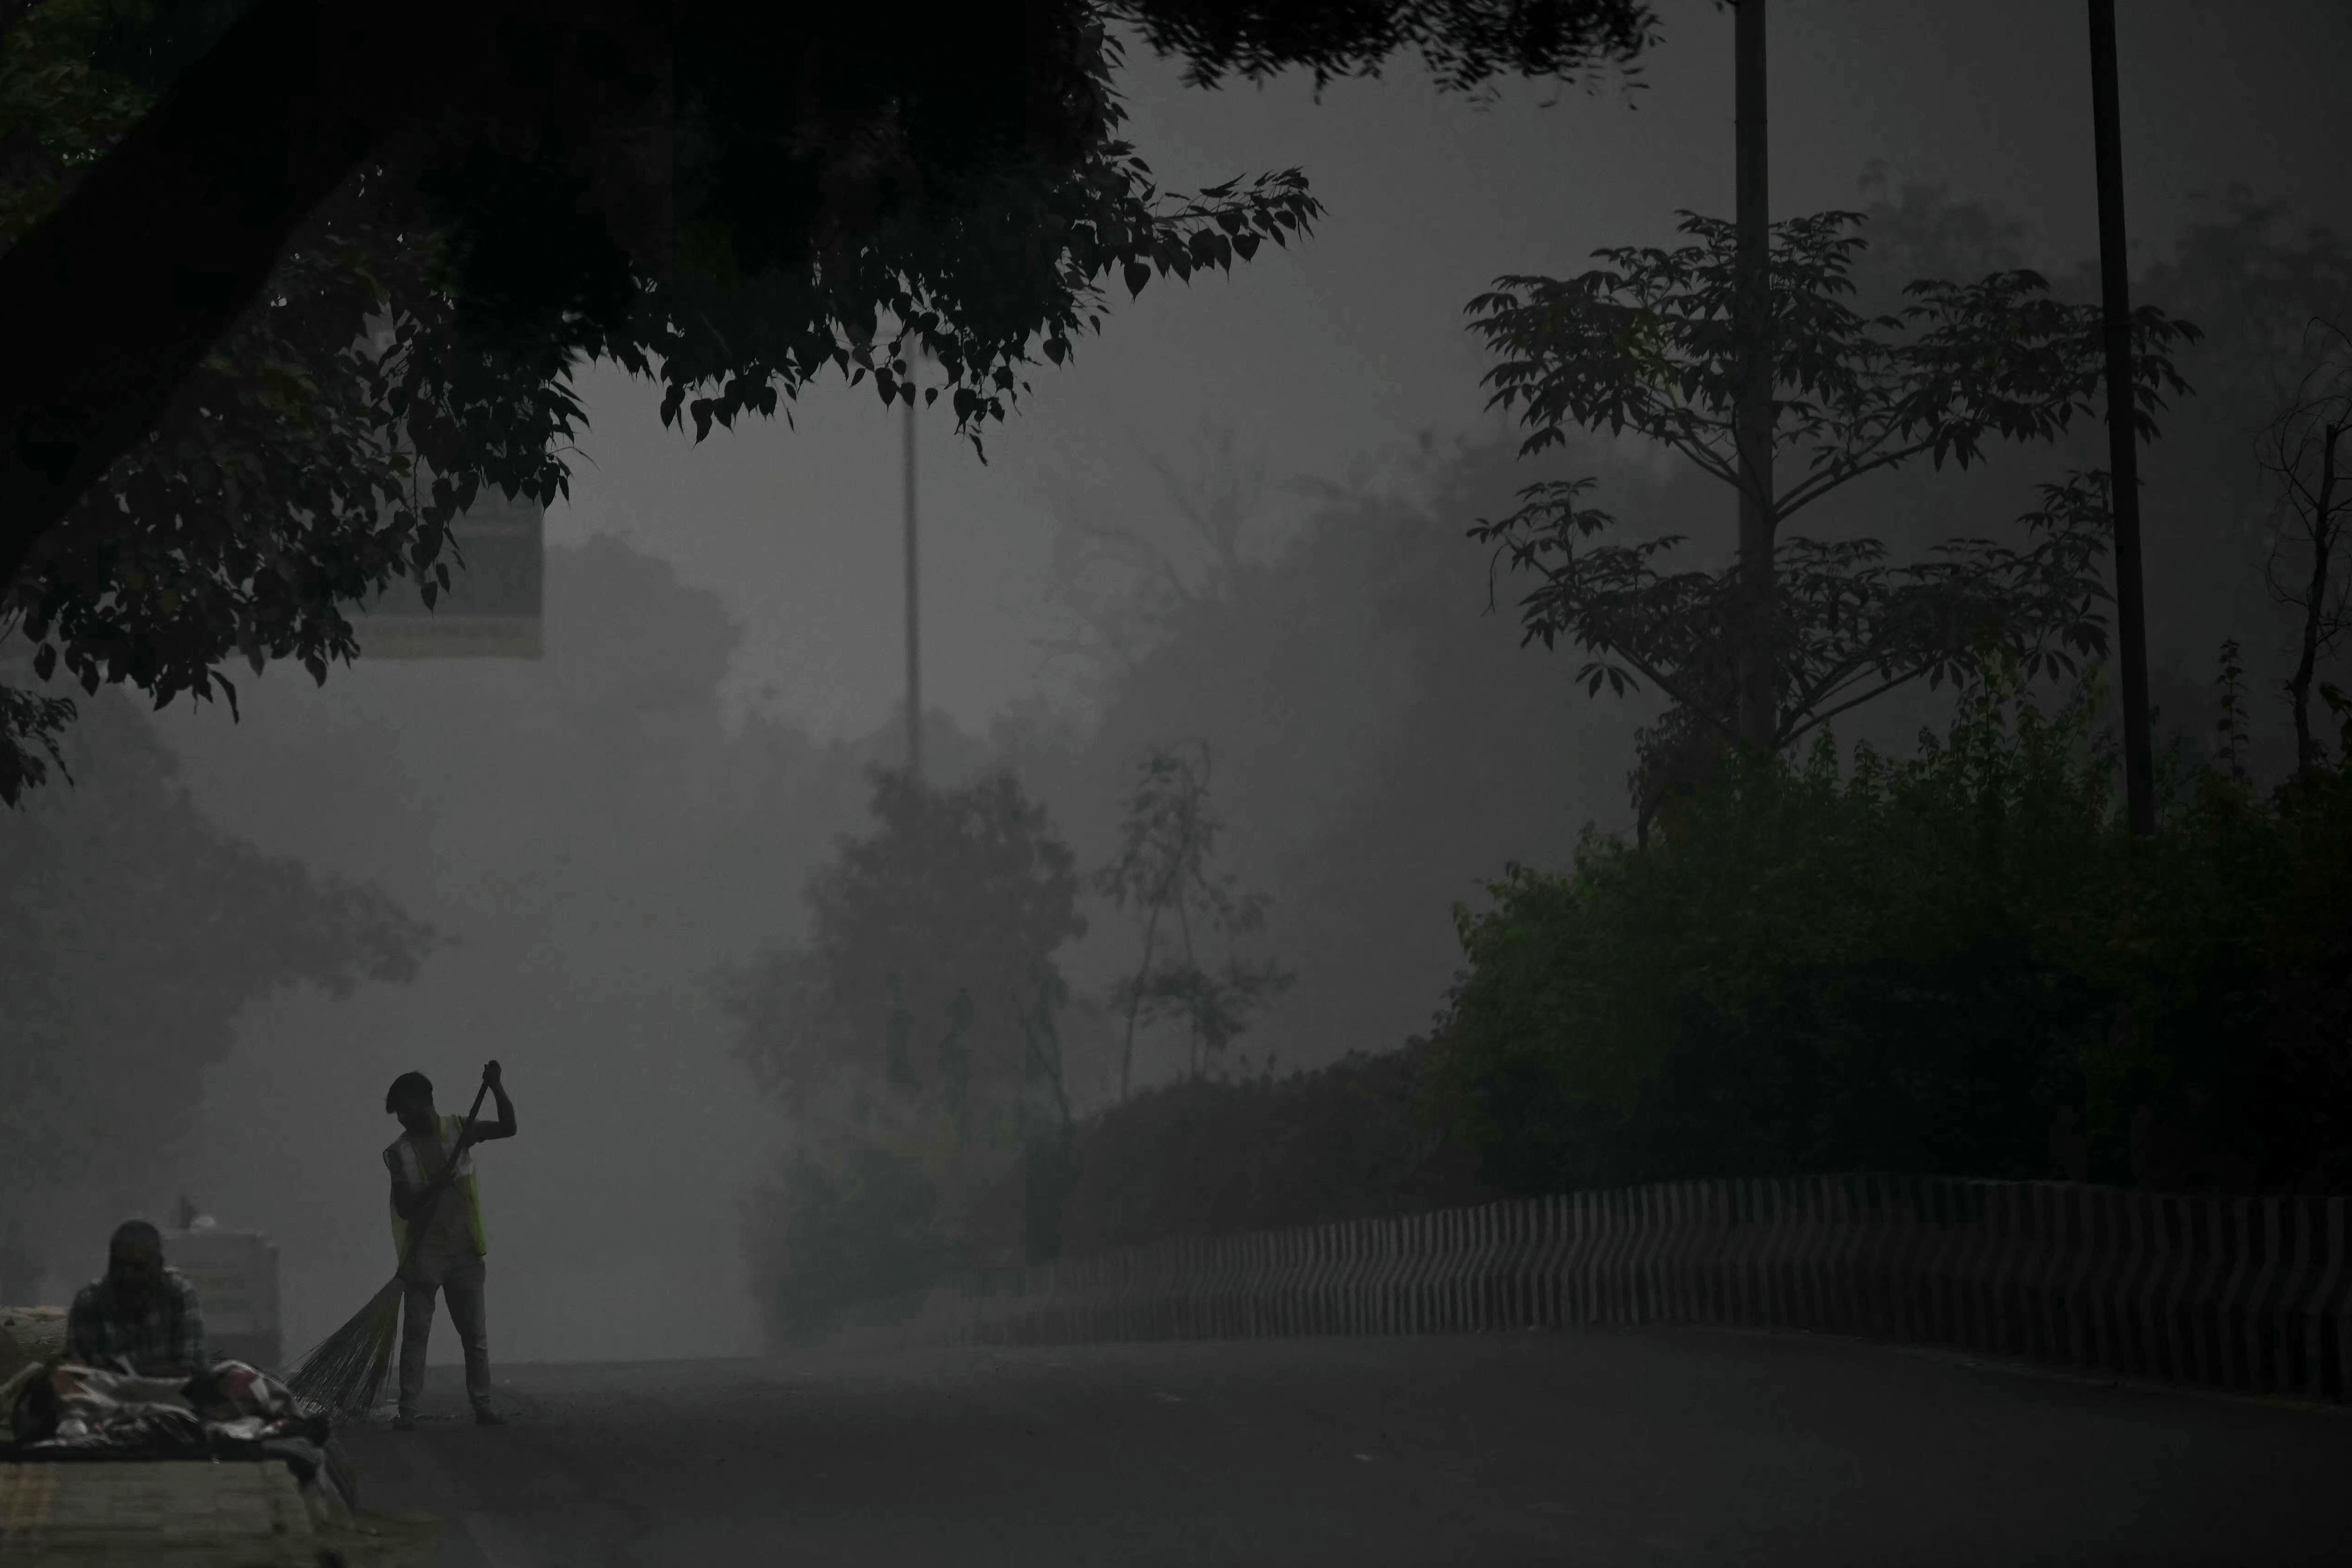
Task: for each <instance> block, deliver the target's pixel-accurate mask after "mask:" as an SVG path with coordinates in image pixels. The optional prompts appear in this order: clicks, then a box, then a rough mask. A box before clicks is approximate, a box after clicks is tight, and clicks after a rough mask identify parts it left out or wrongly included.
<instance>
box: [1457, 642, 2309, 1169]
mask: <svg viewBox="0 0 2352 1568" xmlns="http://www.w3.org/2000/svg"><path fill="white" fill-rule="evenodd" d="M2094 714H2095V693H2092V694H2086V696H2085V697H2084V699H2083V700H2078V701H2077V702H2076V703H2074V705H2072V706H2071V707H2070V708H2069V709H2067V710H2065V711H2063V712H2061V713H2060V714H2058V715H2056V716H2055V717H2054V718H2052V717H2045V716H2044V715H2043V714H2042V713H2041V712H2040V711H2039V710H2036V709H2035V708H2034V707H2033V706H2032V704H2031V703H2028V702H2024V701H2022V700H2018V699H2017V698H2016V697H2015V695H2014V692H2013V690H2003V689H1994V690H1990V691H1987V692H1984V693H1981V694H1979V697H1978V698H1977V699H1976V700H1974V701H1973V702H1972V703H1971V705H1970V708H1969V711H1968V712H1967V714H1966V715H1965V716H1964V718H1963V719H1962V721H1960V722H1958V724H1956V725H1955V727H1954V729H1953V731H1952V732H1951V734H1950V736H1949V738H1948V741H1947V742H1940V743H1939V742H1936V741H1934V740H1933V739H1931V738H1927V737H1923V740H1922V747H1921V752H1920V754H1919V755H1918V756H1917V757H1916V759H1915V760H1912V761H1910V762H1906V763H1890V762H1888V761H1887V760H1885V759H1883V758H1881V757H1879V756H1877V755H1875V754H1874V753H1873V752H1870V751H1869V750H1868V749H1867V748H1864V749H1863V750H1861V751H1860V752H1858V753H1857V755H1856V757H1855V760H1854V763H1853V766H1852V767H1851V769H1842V768H1841V767H1840V765H1839V762H1838V757H1837V753H1836V750H1835V747H1834V744H1833V742H1829V741H1827V740H1824V741H1822V742H1821V743H1819V744H1818V745H1817V746H1816V747H1815V749H1814V751H1813V752H1812V753H1811V755H1810V757H1808V758H1807V759H1805V760H1804V761H1803V762H1801V763H1798V762H1793V761H1790V760H1786V759H1781V758H1777V757H1775V758H1765V759H1754V758H1749V759H1732V760H1729V761H1727V763H1726V764H1725V765H1724V767H1723V769H1722V771H1721V772H1720V773H1719V774H1718V776H1717V779H1716V780H1715V781H1714V782H1713V783H1712V784H1710V785H1709V786H1708V787H1707V788H1706V790H1704V791H1703V792H1701V793H1699V794H1697V795H1694V796H1691V797H1689V798H1687V799H1685V800H1684V801H1682V802H1679V803H1677V804H1676V805H1675V806H1674V807H1673V808H1672V809H1671V812H1670V814H1669V816H1667V817H1666V818H1665V820H1664V824H1663V827H1662V831H1661V833H1660V834H1659V836H1658V840H1657V842H1656V843H1654V845H1653V846H1652V847H1649V848H1646V849H1640V848H1634V847H1628V846H1626V845H1623V844H1622V843H1617V842H1612V841H1609V840H1604V839H1601V838H1600V837H1596V836H1593V835H1591V834H1588V835H1587V837H1586V838H1585V841H1584V843H1583V845H1582V846H1581V847H1580V850H1579V852H1578V855H1577V858H1576V862H1575V865H1574V867H1573V868H1572V869H1570V871H1569V872H1567V873H1565V874H1559V875H1553V874H1547V873H1540V872H1536V871H1531V870H1528V869H1525V868H1512V869H1511V871H1510V872H1509V874H1508V875H1507V877H1506V878H1505V879H1504V880H1503V881H1501V882H1499V883H1497V884H1496V886H1495V887H1494V888H1493V889H1492V890H1493V892H1494V894H1495V898H1496V905H1495V908H1494V909H1493V910H1492V911H1491V912H1489V913H1487V914H1486V915H1484V916H1478V917H1473V916H1471V915H1470V914H1469V913H1468V912H1467V911H1465V910H1457V911H1456V920H1457V924H1458V926H1459V929H1460V931H1461V935H1462V942H1463V946H1464V950H1465V954H1466V956H1467V957H1468V960H1469V973H1468V974H1467V976H1466V978H1465V980H1464V982H1463V983H1462V984H1461V985H1460V986H1459V987H1458V988H1457V990H1456V993H1455V994H1454V1001H1453V1007H1452V1011H1451V1015H1450V1018H1449V1021H1448V1026H1447V1027H1446V1029H1445V1030H1444V1035H1443V1037H1442V1041H1441V1045H1440V1048H1439V1050H1438V1053H1437V1058H1436V1061H1435V1063H1434V1070H1435V1074H1436V1084H1437V1089H1438V1092H1439V1093H1440V1095H1441V1097H1442V1099H1443V1100H1444V1103H1445V1104H1446V1105H1448V1106H1449V1107H1450V1108H1451V1109H1452V1110H1453V1111H1454V1113H1455V1114H1457V1115H1458V1116H1459V1117H1460V1119H1461V1122H1462V1125H1463V1130H1464V1134H1465V1138H1466V1140H1467V1142H1468V1143H1469V1144H1470V1146H1471V1147H1473V1148H1474V1149H1475V1150H1476V1152H1477V1153H1478V1155H1479V1158H1480V1162H1481V1169H1482V1171H1483V1173H1485V1174H1486V1176H1487V1177H1488V1178H1489V1179H1490V1180H1493V1181H1495V1182H1496V1183H1497V1184H1501V1185H1503V1186H1505V1187H1507V1188H1509V1189H1510V1190H1513V1191H1518V1192H1531V1191H1550V1190H1560V1189H1565V1188H1573V1187H1580V1186H1592V1185H1606V1184H1616V1183H1621V1182H1636V1181H1648V1180H1664V1179H1674V1178H1678V1177H1686V1176H1702V1175H1730V1174H1742V1175H1760V1174H1769V1173H1788V1172H1796V1171H1839V1170H1858V1169H1874V1170H1890V1171H1911V1172H1923V1173H1947V1174H1962V1175H1983V1176H2032V1175H2059V1174H2083V1173H2087V1174H2090V1175H2093V1176H2095V1177H2099V1178H2102V1179H2109V1180H2121V1179H2126V1178H2137V1179H2138V1180H2141V1181H2143V1182H2147V1183H2149V1184H2157V1185H2164V1186H2212V1185H2221V1186H2231V1187H2240V1188H2242V1187H2245V1186H2247V1185H2250V1184H2255V1183H2262V1184H2270V1185H2302V1186H2314V1185H2325V1184H2340V1183H2341V1182H2343V1181H2344V1180H2345V1179H2346V1178H2347V1176H2352V1169H2347V1161H2346V1155H2347V1150H2346V1148H2345V1144H2346V1138H2345V1128H2346V1126H2347V1112H2352V1094H2347V1083H2346V1078H2347V1070H2346V1068H2347V1046H2346V1023H2347V1016H2352V1014H2347V1006H2346V1002H2345V992H2344V989H2343V985H2344V981H2343V976H2344V974H2345V973H2346V971H2347V965H2352V941H2347V933H2352V771H2347V768H2346V767H2345V766H2343V765H2342V764H2340V763H2339V764H2338V766H2336V768H2335V769H2333V770H2328V771H2324V772H2323V773H2321V774H2319V775H2317V776H2315V777H2314V778H2312V779H2310V780H2307V781H2305V782H2303V783H2301V784H2297V785H2295V786H2294V787H2293V788H2290V789H2287V790H2284V791H2282V792H2281V793H2280V794H2279V795H2277V796H2275V797H2273V799H2272V800H2271V801H2269V802H2267V803H2264V802H2260V801H2258V800H2257V799H2256V798H2255V795H2254V793H2253V791H2252V789H2251V788H2250V787H2249V786H2248V785H2247V784H2246V783H2245V781H2244V780H2242V778H2239V777H2237V776H2234V775H2233V774H2232V773H2231V772H2230V771H2229V770H2228V769H2227V768H2216V767H2210V766H2205V767H2196V766H2191V767H2176V768H2174V769H2173V770H2172V771H2171V775H2170V778H2169V780H2168V784H2169V788H2168V801H2167V806H2166V811H2165V813H2164V819H2163V822H2162V826H2161V830H2160V832H2159V833H2158V836H2157V837H2155V838H2154V839H2153V840H2150V841H2146V842H2135V841H2134V840H2133V839H2132V838H2131V837H2130V836H2129V834H2128V833H2127V832H2126V829H2125V827H2124V826H2123V824H2122V822H2121V820H2120V817H2121V813H2120V811H2119V810H2118V809H2117V803H2116V798H2115V792H2114V790H2113V788H2112V781H2113V778H2114V775H2115V767H2114V761H2113V758H2112V756H2111V755H2109V754H2108V753H2107V752H2105V750H2104V749H2103V748H2102V747H2100V746H2099V745H2097V744H2095V742H2094V738H2093V737H2094V733H2095V731H2094V726H2093V719H2094ZM2067 1110H2072V1112H2073V1113H2074V1117H2075V1119H2076V1121H2075V1123H2074V1124H2075V1125H2077V1126H2079V1127H2080V1128H2082V1129H2083V1135H2084V1140H2085V1142H2084V1146H2083V1147H2082V1149H2081V1151H2080V1152H2079V1154H2078V1155H2076V1156H2074V1157H2072V1158H2070V1157H2069V1156H2068V1154H2067V1153H2066V1152H2065V1151H2064V1149H2063V1147H2061V1146H2060V1145H2059V1143H2058V1142H2057V1140H2056V1138H2055V1137H2054V1134H2053V1123H2055V1122H2056V1121H2058V1120H2059V1119H2060V1118H2061V1117H2062V1116H2063V1114H2064V1113H2065V1112H2066V1111H2067Z"/></svg>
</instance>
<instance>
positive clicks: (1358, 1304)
mask: <svg viewBox="0 0 2352 1568" xmlns="http://www.w3.org/2000/svg"><path fill="white" fill-rule="evenodd" d="M907 1307H908V1310H907V1311H906V1312H905V1313H904V1315H903V1316H900V1319H899V1321H898V1324H897V1326H896V1327H895V1328H894V1329H892V1330H890V1331H887V1338H888V1339H890V1340H891V1341H894V1342H923V1343H977V1344H1070V1343H1081V1342H1090V1341H1117V1340H1165V1339H1225V1338H1250V1337H1257V1336H1267V1335H1326V1334H1426V1333H1450V1332H1473V1331H1513V1330H1519V1331H1523V1330H1528V1329H1560V1328H1571V1327H1580V1326H1586V1325H1633V1324H1650V1323H1659V1324H1664V1323H1688V1324H1707V1325H1717V1326H1725V1327H1748V1328H1759V1329H1780V1330H1797V1331H1815V1332H1822V1333H1834V1334H1845V1335H1853V1336H1861V1337H1865V1338H1872V1339H1881V1340H1891V1341H1895V1342H1907V1343H1913V1344H1919V1345H1927V1346H1936V1347H1942V1348H1947V1349H1953V1350H1959V1351H1968V1352H1979V1353H1983V1354H1987V1355H1994V1356H2001V1357H2010V1358H2021V1359H2026V1360H2032V1361H2037V1362H2043V1363H2052V1364H2055V1365H2061V1366H2067V1367H2074V1368H2080V1369H2084V1370H2088V1371H2091V1372H2095V1373H2105V1374H2108V1375H2113V1376H2118V1377H2132V1378H2142V1379H2149V1380H2160V1381H2168V1382H2175V1383H2182V1384H2198V1385H2202V1386H2207V1387H2213V1388H2221V1389H2229V1390H2235V1391H2240V1392H2245V1393H2252V1394H2274V1395H2282V1396H2290V1397H2301V1398H2306V1399H2325V1400H2334V1401H2341V1400H2343V1399H2344V1398H2345V1389H2346V1373H2345V1364H2346V1357H2347V1350H2352V1215H2347V1200H2346V1199H2345V1198H2343V1197H2329V1196H2305V1195H2276V1196H2263V1197H2230V1196H2200V1195H2186V1194H2155V1193H2143V1192H2133V1191H2126V1190H2121V1189H2117V1188H2111V1187H2098V1186H2090V1185H2083V1184H2070V1183H2055V1182H1984V1181H1962V1180H1956V1179H1946V1178H1936V1177H1906V1176H1866V1175H1856V1176H1822V1177H1809V1178H1790V1179H1782V1180H1754V1181H1705V1182H1673V1183H1664V1184H1656V1185H1651V1186H1642V1187H1631V1188H1624V1189H1621V1190H1617V1191H1611V1192H1591V1193H1576V1194H1565V1195H1561V1196H1556V1197H1544V1198H1530V1199H1524V1200H1518V1201H1514V1202H1506V1203H1497V1204H1490V1205H1484V1206H1482V1207H1477V1208H1469V1209H1454V1210H1445V1211H1441V1212H1436V1213H1430V1214H1421V1215H1404V1216H1400V1217H1395V1218H1388V1219H1366V1220H1349V1221H1342V1222H1338V1223H1334V1224H1329V1225H1319V1226H1305V1227H1303V1228H1299V1229H1296V1230H1284V1231H1270V1232H1255V1233H1249V1234H1244V1235H1233V1236H1219V1237H1184V1238H1178V1239H1174V1240H1169V1241H1162V1242H1158V1243H1154V1244H1151V1245H1149V1246H1141V1247H1123V1248H1120V1249H1118V1250H1117V1251H1112V1252H1106V1253H1101V1254H1097V1255H1095V1256H1092V1257H1084V1258H1065V1259H1062V1260H1060V1261H1057V1262H1054V1263H1049V1264H1043V1265H1039V1266H1037V1267H1035V1268H1030V1269H1028V1270H1027V1271H1026V1272H1025V1273H1024V1274H1020V1275H1017V1276H1016V1277H1015V1278H1014V1279H1013V1280H1012V1281H1011V1282H1010V1283H1009V1285H1000V1286H998V1287H995V1288H992V1289H975V1288H971V1287H957V1288H949V1289H937V1290H933V1291H931V1292H929V1295H928V1296H926V1297H924V1298H922V1299H921V1300H919V1301H909V1302H908V1303H907ZM894 1315H897V1314H894Z"/></svg>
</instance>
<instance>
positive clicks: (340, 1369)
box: [286, 1079, 490, 1417]
mask: <svg viewBox="0 0 2352 1568" xmlns="http://www.w3.org/2000/svg"><path fill="white" fill-rule="evenodd" d="M489 1092H490V1083H489V1079H483V1080H482V1087H481V1089H480V1090H479V1091H478V1093H476V1094H475V1096H474V1108H473V1109H472V1110H468V1111H467V1112H466V1126H465V1130H464V1131H461V1132H459V1133H458V1135H457V1147H456V1148H455V1149H453V1150H451V1151H450V1152H449V1158H448V1159H447V1160H446V1161H445V1162H444V1163H443V1164H442V1167H441V1173H440V1174H439V1175H437V1176H436V1177H434V1178H433V1180H432V1182H431V1183H430V1184H427V1185H426V1187H425V1193H424V1195H423V1198H422V1200H421V1201H420V1202H419V1203H418V1205H417V1207H416V1211H415V1212H416V1214H417V1215H418V1218H416V1219H415V1220H414V1221H412V1222H411V1223H410V1226H409V1235H408V1249H407V1250H406V1251H405V1252H404V1253H403V1254H401V1258H400V1269H399V1272H397V1273H395V1274H394V1275H393V1277H392V1278H391V1279H388V1280H386V1281H385V1282H384V1286H383V1289H380V1290H378V1291H377V1292H376V1293H375V1296H374V1298H373V1300H370V1301H369V1302H368V1304H367V1305H366V1306H364V1307H362V1308H361V1309H360V1310H359V1311H358V1312H357V1313H356V1314H355V1315H354V1316H353V1317H352V1320H351V1321H349V1322H347V1323H345V1324H344V1325H343V1326H342V1327H341V1328H340V1329H337V1330H336V1331H334V1332H333V1333H331V1334H329V1335H328V1336H327V1337H326V1338H325V1339H323V1340H320V1342H318V1343H317V1344H316V1345H313V1346H312V1347H311V1348H310V1352H309V1353H308V1354H306V1355H305V1356H303V1358H302V1360H301V1363H299V1365H297V1366H296V1367H295V1369H294V1370H293V1371H292V1372H291V1373H288V1374H287V1378H286V1386H287V1387H288V1388H289V1389H291V1390H293V1391H294V1393H295V1394H297V1395H299V1397H301V1398H304V1399H307V1400H310V1401H312V1402H314V1403H316V1404H318V1405H322V1406H324V1407H325V1408H326V1410H327V1411H328V1413H329V1414H330V1415H334V1416H337V1417H342V1416H348V1415H365V1414H366V1413H367V1412H368V1411H369V1410H371V1409H373V1408H374V1406H375V1400H376V1395H377V1394H380V1393H382V1392H383V1374H384V1372H385V1370H386V1369H387V1368H389V1367H390V1366H391V1365H392V1342H393V1341H394V1339H395V1338H397V1337H398V1334H399V1331H400V1298H401V1293H402V1290H403V1289H404V1285H405V1283H406V1279H407V1274H408V1266H409V1265H410V1264H411V1263H413V1262H415V1259H416V1247H417V1244H418V1243H420V1242H422V1241H423V1240H424V1239H425V1232H426V1231H427V1230H428V1229H430V1228H431V1227H432V1222H433V1211H434V1208H435V1205H437V1204H439V1203H440V1201H441V1194H444V1193H446V1191H448V1189H449V1184H450V1183H451V1182H453V1181H455V1180H456V1179H457V1162H458V1161H459V1160H460V1159H461V1158H463V1157H464V1155H465V1152H466V1151H467V1149H468V1148H470V1147H471V1146H472V1144H473V1142H474V1122H475V1121H477V1120H478V1118H479V1117H480V1116H481V1114H482V1100H484V1099H485V1098H486V1097H487V1096H488V1094H489Z"/></svg>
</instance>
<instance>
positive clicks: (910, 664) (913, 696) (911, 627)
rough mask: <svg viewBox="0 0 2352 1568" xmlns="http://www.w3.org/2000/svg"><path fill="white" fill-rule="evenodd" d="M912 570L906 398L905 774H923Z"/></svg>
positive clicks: (917, 777)
mask: <svg viewBox="0 0 2352 1568" xmlns="http://www.w3.org/2000/svg"><path fill="white" fill-rule="evenodd" d="M917 581H918V578H917V574H916V571H915V400H914V398H913V397H912V396H911V395H910V396H909V397H908V399H907V776H908V778H910V779H913V780H914V781H915V782H917V783H918V784H919V783H921V782H922V777H923V660H922V643H921V637H920V627H921V624H922V620H921V616H920V615H919V612H918V602H917V597H916V583H917Z"/></svg>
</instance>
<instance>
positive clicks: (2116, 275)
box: [2090, 0, 2156, 837]
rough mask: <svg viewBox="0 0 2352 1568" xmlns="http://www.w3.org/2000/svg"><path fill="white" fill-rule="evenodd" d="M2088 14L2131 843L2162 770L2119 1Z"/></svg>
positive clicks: (2152, 803) (2144, 831)
mask: <svg viewBox="0 0 2352 1568" xmlns="http://www.w3.org/2000/svg"><path fill="white" fill-rule="evenodd" d="M2090 7H2091V126H2092V130H2091V136H2092V143H2093V148H2094V151H2095V156H2096V159H2097V162H2098V168H2099V283H2100V289H2099V292H2100V294H2101V296H2102V305H2103V307H2104V313H2105V326H2106V337H2107V498H2108V504H2109V506H2110V508H2111V510H2112V515H2113V516H2114V518H2115V526H2116V640H2117V641H2118V642H2119V643H2121V644H2122V647H2121V648H2120V649H2119V650H2118V651H2119V652H2120V653H2121V654H2122V656H2123V658H2122V662H2123V671H2122V674H2123V688H2124V692H2123V696H2124V803H2125V809H2126V814H2127V815H2128V816H2129V817H2130V820H2131V830H2132V832H2133V834H2134V835H2136V836H2138V837H2147V836H2148V835H2150V834H2153V833H2154V832H2155V831H2156V766H2155V756H2154V749H2153V746H2152V744H2151V742H2150V737H2149V735H2148V728H2149V726H2148V712H2147V601H2146V600H2145V598H2144V597H2143V596H2142V594H2141V586H2140V550H2139V451H2138V446H2139V437H2138V433H2137V431H2136V430H2135V429H2134V428H2133V426H2134V424H2135V423H2136V422H2135V420H2134V417H2133V416H2134V414H2135V412H2136V410H2135V407H2134V405H2133V399H2132V362H2131V267H2130V258H2129V257H2128V256H2127V255H2126V252H2125V249H2124V153H2123V133H2122V129H2121V126H2120V123H2119V120H2120V117H2119V115H2118V113H2117V110H2116V0H2090Z"/></svg>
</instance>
